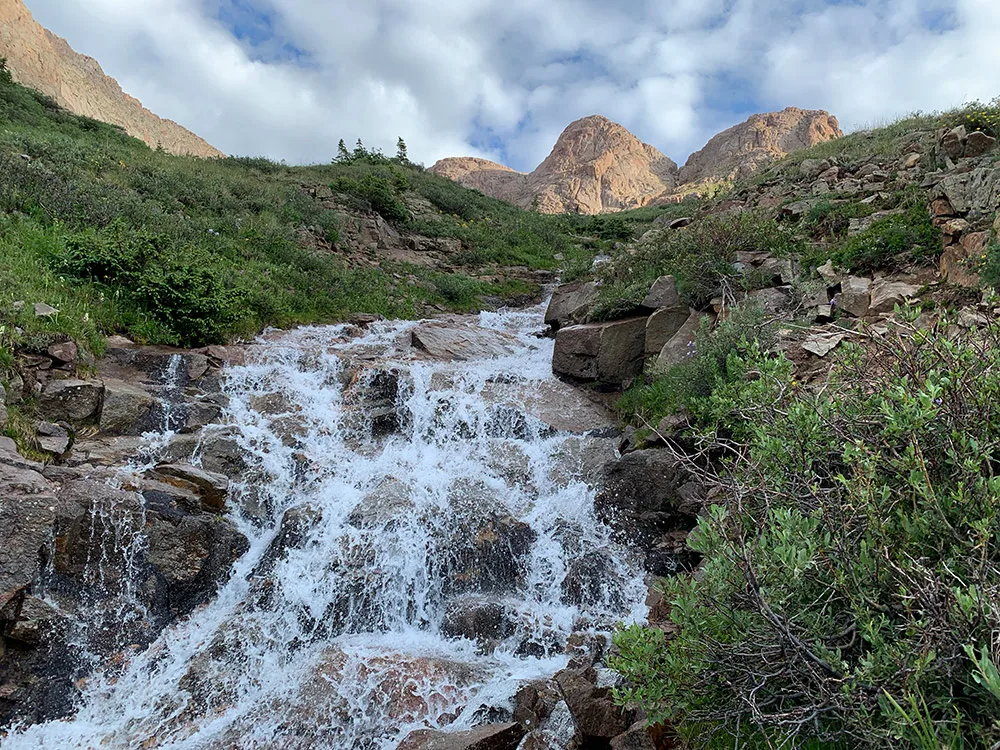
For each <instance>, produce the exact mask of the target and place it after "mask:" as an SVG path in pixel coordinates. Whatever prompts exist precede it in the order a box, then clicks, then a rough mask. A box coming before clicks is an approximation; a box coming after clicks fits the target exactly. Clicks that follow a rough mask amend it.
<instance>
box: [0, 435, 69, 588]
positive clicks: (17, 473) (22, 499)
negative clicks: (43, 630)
mask: <svg viewBox="0 0 1000 750" xmlns="http://www.w3.org/2000/svg"><path fill="white" fill-rule="evenodd" d="M17 458H19V457H17ZM17 458H15V457H13V456H10V454H6V455H4V456H2V457H0V607H4V606H6V604H7V603H8V602H9V601H10V600H11V599H12V598H13V597H14V596H15V595H17V594H18V592H19V591H21V590H23V589H25V588H26V587H28V586H29V585H30V584H31V582H32V581H34V580H35V578H36V577H37V576H38V573H39V566H40V563H41V561H42V560H43V559H44V550H45V549H46V547H47V546H48V543H49V537H50V533H51V530H52V526H53V524H54V523H55V517H56V514H55V506H56V503H57V500H56V497H55V495H54V494H53V492H52V488H51V486H50V485H49V483H48V482H47V481H45V478H44V477H43V476H42V475H41V473H40V472H39V471H35V470H33V469H32V468H29V467H28V466H20V465H14V464H12V463H10V460H11V459H13V460H14V461H16V460H17ZM17 463H20V462H17ZM36 466H37V468H38V469H41V465H40V464H36Z"/></svg>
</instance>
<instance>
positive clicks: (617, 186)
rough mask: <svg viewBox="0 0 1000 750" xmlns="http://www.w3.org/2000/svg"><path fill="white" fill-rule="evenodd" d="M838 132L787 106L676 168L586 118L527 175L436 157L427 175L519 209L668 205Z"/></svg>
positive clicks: (827, 119) (603, 122) (819, 115)
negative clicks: (702, 185)
mask: <svg viewBox="0 0 1000 750" xmlns="http://www.w3.org/2000/svg"><path fill="white" fill-rule="evenodd" d="M842 135H843V133H842V132H841V130H840V126H839V125H838V123H837V118H836V117H833V116H831V115H830V114H828V113H826V112H823V111H821V110H802V109H797V108H795V107H788V108H787V109H784V110H782V111H781V112H770V113H767V114H758V115H753V116H752V117H751V118H750V119H748V120H747V121H746V122H744V123H741V124H739V125H735V126H734V127H731V128H729V129H728V130H725V131H723V132H722V133H719V135H717V136H715V137H714V138H713V139H712V140H711V141H709V142H708V145H706V146H705V148H703V149H702V150H701V151H698V152H696V153H694V154H692V155H691V158H690V159H689V160H688V162H687V164H685V165H684V168H683V169H680V170H678V168H677V165H676V164H675V163H674V162H673V161H671V160H670V159H669V158H667V157H666V156H664V155H663V154H661V153H660V152H659V151H657V150H656V149H655V148H654V147H653V146H650V145H649V144H647V143H643V142H642V141H640V140H639V139H638V138H636V137H635V136H634V135H632V133H630V132H629V131H628V130H626V129H625V128H624V127H622V126H621V125H618V124H617V123H614V122H612V121H611V120H609V119H608V118H606V117H602V116H600V115H592V116H590V117H584V118H582V119H580V120H577V121H576V122H573V123H571V124H570V125H569V127H567V128H566V130H564V131H563V133H562V135H560V136H559V140H558V141H556V145H555V147H554V148H553V149H552V153H550V154H549V156H548V158H547V159H545V161H543V162H542V163H541V164H540V165H539V166H538V168H537V169H535V170H534V171H533V172H531V173H529V174H526V173H524V172H515V171H514V170H512V169H510V168H509V167H505V166H504V165H502V164H497V163H496V162H492V161H488V160H486V159H476V158H472V157H456V158H449V159H442V160H441V161H439V162H437V163H436V164H434V165H433V166H432V167H431V168H430V171H431V172H433V173H434V174H437V175H440V176H442V177H447V178H449V179H451V180H455V181H456V182H458V183H460V184H462V185H464V186H465V187H468V188H473V189H475V190H479V191H481V192H483V193H485V194H486V195H491V196H493V197H494V198H499V199H500V200H505V201H508V202H510V203H514V204H515V205H518V206H521V207H522V208H536V209H537V210H539V211H541V212H542V213H583V214H598V213H606V212H610V211H622V210H626V209H630V208H637V207H640V206H645V205H647V204H649V203H653V202H659V201H665V200H669V199H671V197H672V196H676V195H679V194H680V193H681V192H689V191H681V190H679V189H680V188H682V187H684V186H691V187H692V189H693V188H694V187H695V186H696V184H697V183H703V182H705V181H708V180H732V179H737V178H741V177H746V176H748V175H750V174H753V173H754V172H757V171H758V170H760V169H761V168H762V167H764V166H766V165H767V164H769V163H771V162H772V161H774V160H775V159H779V158H781V157H782V156H785V155H786V154H790V153H792V152H793V151H798V150H801V149H804V148H809V147H810V146H814V145H816V144H817V143H822V142H823V141H828V140H830V139H832V138H839V137H840V136H842Z"/></svg>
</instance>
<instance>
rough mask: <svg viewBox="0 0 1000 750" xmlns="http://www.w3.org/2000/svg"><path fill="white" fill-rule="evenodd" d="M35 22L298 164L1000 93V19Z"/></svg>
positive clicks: (469, 7) (541, 151)
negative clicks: (364, 152)
mask: <svg viewBox="0 0 1000 750" xmlns="http://www.w3.org/2000/svg"><path fill="white" fill-rule="evenodd" d="M26 4H27V5H28V6H29V8H30V9H31V10H32V12H33V13H34V14H35V16H36V18H37V19H38V20H39V22H40V23H42V24H43V25H45V26H47V27H48V28H50V29H52V30H53V31H54V32H55V33H57V34H60V35H61V36H65V37H66V38H67V39H68V40H69V42H70V43H71V44H72V45H73V46H74V47H75V48H76V49H77V50H78V51H80V52H83V53H85V54H89V55H92V56H93V57H96V58H97V59H98V60H99V61H100V62H101V64H102V65H103V67H104V68H105V70H106V72H107V73H108V74H109V75H112V76H114V77H115V78H117V79H118V80H119V82H120V83H121V84H122V86H123V87H124V88H125V89H126V90H127V91H129V93H132V94H133V95H135V96H137V97H138V98H140V99H141V100H142V101H143V103H144V104H145V105H146V106H148V107H149V108H150V109H152V110H153V111H155V112H157V113H158V114H160V115H162V116H165V117H170V118H172V119H175V120H177V121H179V122H181V123H182V124H184V125H186V126H187V127H189V128H191V129H192V130H194V131H195V132H197V133H198V134H199V135H201V136H203V137H205V138H206V139H207V140H208V141H210V142H211V143H213V144H214V145H216V146H218V147H220V148H222V149H223V150H225V151H228V152H231V153H239V154H267V155H270V156H274V157H277V158H284V159H287V160H289V161H292V162H305V161H325V160H326V159H328V158H329V157H330V156H331V155H332V154H333V153H334V152H335V149H336V143H337V140H338V139H339V138H341V137H343V138H345V139H346V140H347V141H348V142H349V143H351V142H353V140H354V139H355V138H357V137H361V138H363V139H364V141H365V143H366V144H368V145H370V146H378V147H381V148H383V149H385V150H386V151H392V150H393V149H394V146H395V140H396V137H397V136H398V135H403V136H404V137H405V138H406V140H407V142H408V144H409V147H410V154H411V156H412V157H413V158H415V159H419V160H421V161H424V162H425V163H431V162H433V161H435V160H436V159H438V158H441V157H443V156H448V155H462V154H471V155H481V156H487V157H492V158H497V157H498V156H499V155H500V154H501V152H505V153H506V156H507V161H508V162H509V163H511V165H512V166H514V167H517V168H522V169H530V168H532V167H534V166H535V165H536V164H537V163H538V162H540V161H541V160H542V159H543V158H544V157H545V156H546V155H547V153H548V151H549V149H550V148H551V146H552V144H553V142H554V141H555V139H556V137H557V136H558V134H559V132H560V131H561V130H562V129H563V128H564V127H565V126H566V125H567V124H568V123H569V122H570V121H572V120H574V119H576V118H578V117H583V116H586V115H589V114H594V113H600V114H604V115H607V116H608V117H610V118H611V119H614V120H617V121H618V122H621V123H622V124H623V125H625V126H626V127H628V128H629V129H631V130H632V131H633V132H635V133H636V134H637V135H638V136H639V137H641V138H643V139H644V140H647V141H649V142H651V143H653V144H654V145H656V146H657V147H659V148H660V149H661V150H662V151H664V152H665V153H667V154H668V155H670V156H672V157H673V158H674V159H675V160H677V161H683V159H684V158H685V157H686V156H687V154H688V153H689V152H690V151H692V150H694V149H696V148H698V147H700V146H701V145H702V144H703V143H704V142H705V141H706V140H707V139H708V138H709V137H710V136H711V135H712V134H713V133H714V132H716V131H717V130H719V129H721V128H722V127H726V126H728V125H731V124H733V123H734V122H737V121H739V120H742V119H743V118H744V117H746V116H747V115H748V114H750V113H751V112H753V111H764V110H770V109H777V108H781V107H784V106H787V105H796V106H804V107H817V108H824V109H829V110H830V111H832V112H834V113H835V114H837V115H838V116H839V117H840V118H841V121H842V123H843V124H844V125H846V126H848V127H857V126H860V125H863V124H865V123H869V122H876V121H879V120H880V119H885V118H889V117H892V116H895V115H898V114H901V113H906V112H909V111H912V110H915V109H923V110H929V109H936V108H943V107H949V106H953V105H956V104H960V103H962V102H963V101H965V100H967V99H972V98H985V99H989V98H992V97H993V96H994V95H996V94H998V93H1000V45H997V44H996V42H995V40H996V39H997V38H998V36H1000V3H997V2H996V0H855V1H854V2H852V3H840V2H838V3H833V2H829V3H828V2H824V0H794V1H793V2H786V1H783V0H621V2H616V3H608V2H606V1H604V0H548V1H547V2H543V3H540V2H537V0H366V1H365V2H356V0H241V4H242V5H243V6H244V7H245V6H247V5H253V6H254V7H256V8H258V9H259V10H260V11H262V12H264V13H266V14H267V17H268V18H269V19H270V23H271V26H272V31H273V35H274V38H272V39H265V40H261V39H259V38H256V46H255V45H254V44H252V43H251V42H250V41H249V40H247V39H244V40H240V39H238V38H237V37H236V36H235V35H234V34H233V30H232V29H230V28H227V27H226V25H225V24H224V23H223V22H221V21H219V20H218V19H217V16H216V11H218V10H219V9H220V8H225V7H227V6H230V5H231V4H232V0H26ZM255 28H256V31H257V33H258V35H259V32H260V31H261V29H266V28H267V24H260V23H257V24H255ZM282 49H285V50H286V51H287V50H299V51H301V53H302V55H301V57H296V56H295V55H287V54H286V55H282V54H281V50H282Z"/></svg>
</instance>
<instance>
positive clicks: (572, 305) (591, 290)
mask: <svg viewBox="0 0 1000 750" xmlns="http://www.w3.org/2000/svg"><path fill="white" fill-rule="evenodd" d="M596 301H597V284H595V283H594V282H593V281H577V282H573V283H572V284H562V285H560V286H558V287H556V290H555V291H554V292H553V293H552V298H551V299H550V300H549V306H548V307H547V308H546V310H545V324H546V325H547V326H550V327H551V328H552V330H553V331H558V330H559V329H560V328H565V327H566V326H568V325H573V324H575V323H582V322H583V321H584V320H586V319H587V315H588V314H589V313H590V310H591V308H592V307H593V306H594V302H596Z"/></svg>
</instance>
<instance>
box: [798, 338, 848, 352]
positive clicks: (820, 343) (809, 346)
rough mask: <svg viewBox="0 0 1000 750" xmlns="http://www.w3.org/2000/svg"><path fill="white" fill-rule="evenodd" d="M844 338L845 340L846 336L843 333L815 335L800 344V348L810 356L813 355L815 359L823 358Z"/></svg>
mask: <svg viewBox="0 0 1000 750" xmlns="http://www.w3.org/2000/svg"><path fill="white" fill-rule="evenodd" d="M845 338H847V335H846V334H843V333H833V334H827V335H823V334H818V333H816V334H813V335H812V336H810V337H809V338H807V339H806V340H805V341H803V342H802V348H803V349H805V350H806V351H807V352H810V353H811V354H815V355H816V356H817V357H825V356H826V355H827V354H829V353H830V352H832V351H833V350H834V349H835V348H837V345H838V344H839V343H840V342H841V341H843V340H844V339H845Z"/></svg>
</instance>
